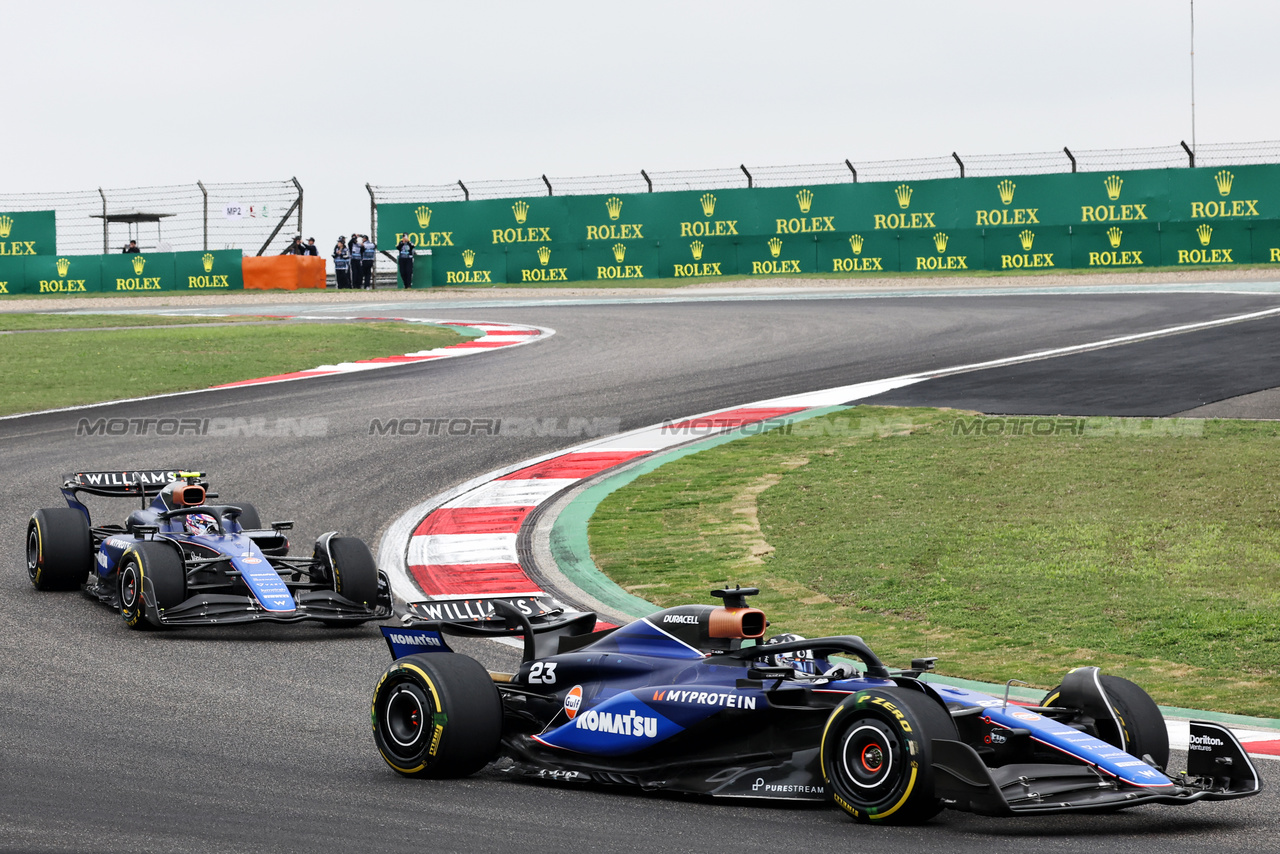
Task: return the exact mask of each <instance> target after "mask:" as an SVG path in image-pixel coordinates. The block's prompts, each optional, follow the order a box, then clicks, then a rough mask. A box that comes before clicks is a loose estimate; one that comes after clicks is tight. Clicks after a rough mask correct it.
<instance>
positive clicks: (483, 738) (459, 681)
mask: <svg viewBox="0 0 1280 854" xmlns="http://www.w3.org/2000/svg"><path fill="white" fill-rule="evenodd" d="M501 738H502V700H501V699H500V698H499V696H498V689H497V688H496V687H494V684H493V680H492V679H491V678H490V677H489V673H488V671H486V670H485V669H484V667H482V666H481V665H480V663H479V662H478V661H476V660H475V659H474V658H469V657H468V656H465V655H457V654H455V653H451V652H439V653H429V654H426V655H409V656H405V657H404V658H401V659H398V660H397V661H396V662H395V664H393V665H391V667H390V668H388V669H387V672H386V673H384V674H382V678H381V679H379V680H378V685H377V687H375V688H374V689H373V740H374V741H375V742H376V743H377V745H378V752H379V753H381V754H382V758H383V759H384V760H386V763H387V764H388V765H390V766H391V767H392V768H393V769H394V770H396V771H398V772H399V773H401V774H404V775H406V776H410V777H431V778H436V779H440V778H450V777H466V776H469V775H471V774H474V773H475V772H477V771H479V770H480V769H481V768H483V767H484V766H485V765H487V764H489V763H490V762H491V761H493V759H495V758H496V757H497V755H498V747H499V744H500V742H501Z"/></svg>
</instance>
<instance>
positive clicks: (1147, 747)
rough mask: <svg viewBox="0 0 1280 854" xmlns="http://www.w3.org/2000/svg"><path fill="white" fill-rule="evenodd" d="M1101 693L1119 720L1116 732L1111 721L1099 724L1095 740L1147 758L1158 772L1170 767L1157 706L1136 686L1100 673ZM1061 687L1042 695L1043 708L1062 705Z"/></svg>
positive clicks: (1165, 731) (1165, 733)
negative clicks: (1104, 693)
mask: <svg viewBox="0 0 1280 854" xmlns="http://www.w3.org/2000/svg"><path fill="white" fill-rule="evenodd" d="M1098 679H1099V681H1101V682H1102V690H1104V691H1106V692H1107V697H1108V699H1110V700H1111V709H1112V711H1114V712H1115V714H1116V718H1117V719H1118V720H1119V721H1120V727H1121V731H1120V732H1117V731H1116V727H1115V724H1114V723H1112V722H1111V721H1098V738H1100V739H1102V740H1103V741H1105V742H1107V744H1111V745H1114V746H1115V747H1118V748H1120V749H1121V750H1124V751H1125V752H1127V753H1129V754H1130V755H1131V756H1134V757H1136V758H1138V759H1142V758H1143V757H1144V756H1150V757H1151V759H1152V760H1153V761H1154V762H1155V763H1156V765H1158V766H1160V768H1161V769H1164V768H1168V767H1169V728H1168V727H1167V726H1165V723H1164V715H1163V714H1161V713H1160V707H1159V706H1157V705H1156V701H1155V700H1153V699H1151V696H1150V695H1149V694H1147V692H1146V691H1144V690H1142V688H1141V687H1139V686H1138V685H1137V683H1134V682H1130V681H1129V680H1128V679H1124V678H1121V677H1119V676H1108V675H1107V674H1105V673H1103V674H1099V676H1098ZM1061 692H1062V686H1061V685H1059V686H1057V687H1056V688H1054V689H1053V690H1052V691H1050V692H1049V693H1048V694H1046V695H1045V697H1044V700H1043V701H1042V702H1041V705H1042V706H1056V705H1059V703H1060V702H1061Z"/></svg>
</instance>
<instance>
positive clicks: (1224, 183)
mask: <svg viewBox="0 0 1280 854" xmlns="http://www.w3.org/2000/svg"><path fill="white" fill-rule="evenodd" d="M1235 179H1236V176H1235V175H1232V174H1231V173H1230V172H1228V171H1227V170H1226V169H1223V170H1222V171H1221V172H1219V173H1218V174H1217V175H1214V176H1213V182H1214V183H1215V184H1217V185H1218V195H1219V196H1229V195H1231V182H1232V181H1234V180H1235ZM4 236H5V237H8V233H7V232H6V233H5V234H4Z"/></svg>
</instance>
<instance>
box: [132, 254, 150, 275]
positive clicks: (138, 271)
mask: <svg viewBox="0 0 1280 854" xmlns="http://www.w3.org/2000/svg"><path fill="white" fill-rule="evenodd" d="M146 266H147V259H146V258H143V257H142V256H141V255H135V256H133V274H134V275H135V276H141V275H142V271H143V269H144V268H145V267H146Z"/></svg>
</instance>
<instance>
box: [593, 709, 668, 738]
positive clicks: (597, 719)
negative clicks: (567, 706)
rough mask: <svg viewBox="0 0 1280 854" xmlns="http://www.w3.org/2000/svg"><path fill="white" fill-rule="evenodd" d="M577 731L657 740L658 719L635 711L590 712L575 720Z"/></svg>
mask: <svg viewBox="0 0 1280 854" xmlns="http://www.w3.org/2000/svg"><path fill="white" fill-rule="evenodd" d="M573 725H574V727H575V728H577V729H585V730H590V731H591V732H608V733H612V734H614V735H631V736H635V737H636V738H657V737H658V719H657V718H651V717H648V716H647V715H638V714H636V713H635V712H634V711H630V712H626V713H625V714H624V713H623V712H618V713H616V714H613V713H610V712H597V711H590V712H585V713H582V714H579V715H578V716H577V717H576V718H574V720H573Z"/></svg>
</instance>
